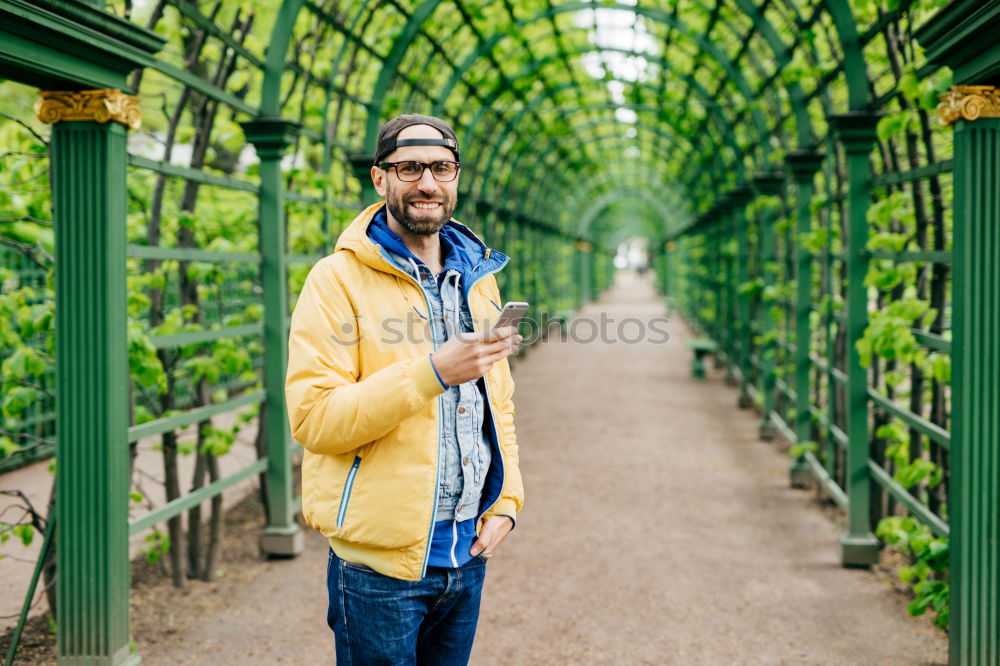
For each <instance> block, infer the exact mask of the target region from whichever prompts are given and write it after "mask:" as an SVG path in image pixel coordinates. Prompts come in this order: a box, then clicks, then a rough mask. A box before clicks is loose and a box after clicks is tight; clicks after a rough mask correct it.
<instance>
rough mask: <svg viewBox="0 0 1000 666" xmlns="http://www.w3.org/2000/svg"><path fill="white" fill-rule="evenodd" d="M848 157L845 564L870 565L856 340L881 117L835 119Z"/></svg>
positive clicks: (862, 374)
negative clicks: (873, 161) (873, 153)
mask: <svg viewBox="0 0 1000 666" xmlns="http://www.w3.org/2000/svg"><path fill="white" fill-rule="evenodd" d="M830 121H831V124H832V125H833V127H834V131H835V132H836V136H837V139H838V141H839V142H840V143H841V144H842V145H843V147H844V151H845V153H846V155H847V187H848V191H847V195H848V203H847V205H848V219H847V225H846V228H847V238H846V243H845V248H846V253H847V303H846V305H847V321H846V332H847V360H846V363H847V367H846V368H844V371H845V373H846V374H847V389H846V392H847V400H846V402H847V404H846V412H847V488H846V490H847V498H848V510H847V532H845V533H844V534H843V535H841V537H840V544H841V563H842V564H843V565H844V566H849V567H867V566H870V565H872V564H874V563H875V562H876V561H877V560H878V551H879V544H878V540H877V539H876V538H875V535H874V534H872V531H871V511H870V506H869V505H870V502H871V499H870V496H871V477H870V476H869V472H868V456H869V436H868V371H867V370H866V369H865V368H864V367H862V365H861V355H860V354H859V352H858V348H857V345H856V343H857V341H858V340H860V339H861V338H862V336H864V333H865V328H866V327H867V326H868V287H867V286H865V276H866V275H867V274H868V249H867V248H866V247H865V246H866V244H867V242H868V202H869V198H870V195H869V191H868V183H869V177H870V162H869V156H870V154H871V151H872V148H873V146H874V145H875V141H876V139H877V136H876V134H875V126H876V124H877V123H878V116H875V115H871V114H867V113H863V112H852V113H847V114H842V115H836V116H831V117H830Z"/></svg>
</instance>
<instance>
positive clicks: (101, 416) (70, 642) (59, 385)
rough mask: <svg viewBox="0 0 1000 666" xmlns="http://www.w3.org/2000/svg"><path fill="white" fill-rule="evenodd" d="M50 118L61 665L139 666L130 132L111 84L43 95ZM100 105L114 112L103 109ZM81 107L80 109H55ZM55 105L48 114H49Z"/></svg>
mask: <svg viewBox="0 0 1000 666" xmlns="http://www.w3.org/2000/svg"><path fill="white" fill-rule="evenodd" d="M42 96H43V99H42V102H41V104H40V107H39V117H40V118H41V119H42V120H43V121H45V122H53V123H54V124H53V127H52V141H51V146H50V147H51V159H52V162H51V169H52V212H53V216H54V222H55V226H56V229H57V230H58V232H57V233H56V242H55V259H56V267H57V268H56V289H55V292H56V312H55V320H56V379H57V381H56V393H57V396H56V424H57V425H56V429H57V432H58V433H59V436H58V437H57V443H56V459H57V460H58V461H59V468H58V471H57V473H56V507H55V511H56V514H57V515H58V516H59V534H58V540H57V542H56V567H57V569H58V571H59V575H58V577H57V578H56V599H57V604H56V605H57V617H58V623H59V631H58V633H57V643H58V655H59V663H60V664H61V665H62V664H66V665H71V664H80V665H82V664H88V665H91V664H93V665H97V664H115V665H117V664H137V663H139V656H138V655H137V654H131V653H130V649H129V550H128V491H129V461H128V400H126V399H125V397H124V395H123V394H122V387H123V386H127V385H128V381H129V375H128V342H127V339H126V335H125V324H126V319H127V317H126V288H125V244H126V236H125V231H126V224H125V172H126V164H127V160H126V136H125V135H126V129H125V127H124V125H123V124H122V123H125V122H128V120H127V114H128V113H129V112H130V111H134V112H136V113H137V112H138V109H137V108H136V107H135V98H130V97H126V96H124V95H122V94H121V93H120V92H119V91H118V90H114V89H106V90H89V91H82V92H76V93H73V92H46V93H42ZM105 104H107V105H109V106H112V107H113V108H117V109H119V110H120V113H116V114H114V115H113V116H112V120H111V121H107V119H106V118H104V120H105V122H96V121H95V120H84V119H83V118H84V117H86V116H88V115H89V116H90V118H92V119H93V118H95V117H101V116H100V115H98V114H99V113H100V111H99V109H101V108H102V107H104V106H105ZM73 106H77V107H78V108H81V109H83V110H84V112H83V113H82V114H80V115H78V116H70V117H69V119H67V118H66V117H65V116H60V115H59V113H60V109H63V108H72V107H73ZM51 112H55V113H56V115H55V116H52V115H49V114H50V113H51Z"/></svg>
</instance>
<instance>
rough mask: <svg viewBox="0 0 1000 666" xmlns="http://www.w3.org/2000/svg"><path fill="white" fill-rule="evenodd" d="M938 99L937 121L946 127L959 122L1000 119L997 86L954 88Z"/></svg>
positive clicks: (999, 94)
mask: <svg viewBox="0 0 1000 666" xmlns="http://www.w3.org/2000/svg"><path fill="white" fill-rule="evenodd" d="M938 98H939V99H940V100H941V103H940V104H938V107H937V119H938V122H940V123H941V124H942V125H945V126H948V125H952V124H954V123H955V122H956V121H958V120H965V121H972V120H976V119H978V118H1000V88H996V87H995V86H952V87H951V90H949V91H948V92H946V93H944V94H942V95H938Z"/></svg>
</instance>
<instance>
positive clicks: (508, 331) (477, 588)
mask: <svg viewBox="0 0 1000 666" xmlns="http://www.w3.org/2000/svg"><path fill="white" fill-rule="evenodd" d="M458 177H459V146H458V140H457V138H456V136H455V132H454V131H453V130H452V129H451V127H450V126H449V125H448V124H447V123H446V122H444V121H443V120H441V119H439V118H435V117H432V116H423V115H417V114H407V115H402V116H399V117H397V118H394V119H393V120H390V121H389V122H387V123H386V124H385V125H383V126H382V128H381V130H380V131H379V135H378V147H377V153H376V155H375V165H374V166H373V167H372V169H371V178H372V182H373V183H374V185H375V190H376V191H377V192H378V194H379V195H380V196H381V197H383V198H384V199H385V200H384V201H381V202H379V203H376V204H374V205H372V206H369V207H368V208H367V209H366V210H365V211H364V212H362V213H361V214H360V215H359V216H358V217H357V218H356V219H355V220H354V222H352V223H351V225H350V226H349V227H348V228H347V229H346V230H345V231H344V232H343V233H342V234H341V235H340V238H339V239H338V241H337V247H336V249H335V251H334V253H333V254H332V255H330V256H328V257H326V258H325V259H322V260H321V261H319V262H318V263H317V264H316V265H315V266H314V267H313V269H312V270H311V271H310V272H309V276H308V277H307V278H306V282H305V286H304V287H303V288H302V293H301V295H300V296H299V300H298V302H297V304H296V306H295V312H294V314H293V315H292V322H291V330H290V334H289V346H288V376H287V382H286V387H285V388H286V398H287V402H288V417H289V421H290V423H291V430H292V435H293V437H294V438H295V439H296V440H297V441H298V442H299V443H301V444H302V446H303V447H305V450H306V452H305V458H304V459H303V462H302V512H303V514H304V515H305V518H306V520H307V521H308V523H309V524H310V525H312V526H313V527H315V528H316V529H318V530H319V531H320V532H322V533H323V535H324V536H326V537H327V538H328V539H329V541H330V552H329V565H328V568H327V588H328V591H329V609H328V611H327V623H328V624H329V625H330V628H331V629H333V633H334V644H335V646H336V653H337V663H338V664H341V665H344V666H347V665H350V664H413V663H417V664H465V663H467V662H468V659H469V655H470V653H471V650H472V642H473V638H474V636H475V632H476V623H477V621H478V619H479V602H480V595H481V592H482V586H483V580H484V577H485V573H486V562H487V560H488V559H489V558H490V557H491V556H492V555H494V554H495V553H496V551H497V548H498V547H499V546H500V544H501V543H502V542H503V540H504V539H505V538H506V536H507V534H508V533H509V532H510V531H511V530H512V529H513V528H514V524H515V517H516V515H517V512H518V511H520V510H521V504H522V499H523V491H522V486H521V474H520V471H519V470H518V452H517V441H516V438H515V435H514V405H513V402H512V395H513V392H514V383H513V380H512V379H511V374H510V366H509V365H508V363H507V360H506V358H507V356H508V355H510V354H511V353H513V352H515V351H516V350H517V346H518V344H519V343H520V342H521V341H522V338H521V336H520V335H518V334H517V332H516V330H515V328H513V327H506V328H502V329H498V330H491V328H490V322H495V321H497V318H498V315H499V313H500V309H501V307H502V304H503V301H502V299H501V297H500V292H499V289H498V287H497V282H496V279H495V277H494V273H496V272H497V271H499V270H500V269H501V268H503V267H504V266H505V265H506V264H507V262H508V258H507V257H506V256H505V255H503V254H501V253H500V252H497V251H494V250H491V249H490V248H488V247H486V246H485V245H484V244H483V242H482V241H481V240H479V238H478V237H477V236H476V235H475V234H474V233H473V232H472V231H470V230H469V229H468V228H467V227H465V226H464V225H462V224H459V223H458V222H457V221H455V220H453V219H451V215H452V213H453V212H454V210H455V204H456V201H457V196H458Z"/></svg>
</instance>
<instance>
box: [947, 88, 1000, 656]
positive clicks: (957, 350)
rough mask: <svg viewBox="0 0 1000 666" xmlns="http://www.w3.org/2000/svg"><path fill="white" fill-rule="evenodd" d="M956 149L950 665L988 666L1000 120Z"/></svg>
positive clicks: (961, 131)
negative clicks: (978, 665)
mask: <svg viewBox="0 0 1000 666" xmlns="http://www.w3.org/2000/svg"><path fill="white" fill-rule="evenodd" d="M959 94H961V93H959ZM992 95H993V96H994V99H1000V89H997V88H993V92H992ZM998 110H1000V108H998ZM954 155H955V157H954V160H955V161H954V164H955V173H954V178H955V201H954V211H955V212H954V216H955V217H954V219H955V221H956V224H955V234H954V252H955V256H954V262H953V266H954V267H955V272H954V274H953V279H954V304H953V307H954V319H953V321H954V331H953V334H954V337H953V338H952V367H953V368H954V371H953V375H952V391H953V393H952V400H953V402H952V414H951V415H952V437H953V439H952V448H951V455H952V458H951V463H952V469H951V485H950V488H949V500H950V502H949V506H948V508H949V513H950V514H951V520H950V526H951V572H950V575H951V581H952V582H953V586H952V591H951V604H952V605H951V613H952V616H951V621H952V634H951V651H952V655H951V663H953V664H970V665H971V664H981V665H983V666H985V665H986V664H996V663H998V661H1000V609H998V606H1000V519H998V518H997V507H998V506H1000V426H998V424H997V418H996V415H997V414H998V413H1000V394H998V392H997V375H998V371H997V359H998V358H1000V321H998V320H997V317H996V316H995V314H994V312H995V305H994V304H995V303H996V302H997V300H998V299H1000V279H998V278H1000V262H998V261H997V252H998V248H1000V193H998V190H997V186H996V183H997V178H998V177H1000V119H995V118H990V119H979V120H976V121H974V122H959V123H958V124H957V125H956V127H955V153H954Z"/></svg>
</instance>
